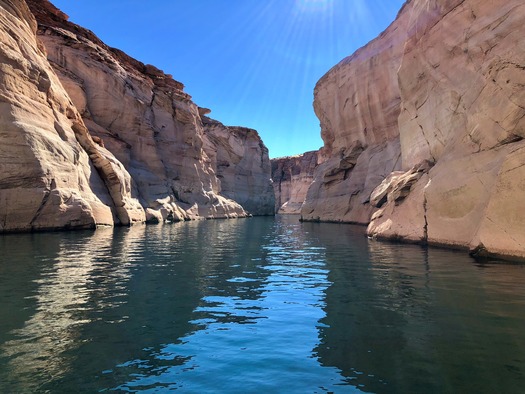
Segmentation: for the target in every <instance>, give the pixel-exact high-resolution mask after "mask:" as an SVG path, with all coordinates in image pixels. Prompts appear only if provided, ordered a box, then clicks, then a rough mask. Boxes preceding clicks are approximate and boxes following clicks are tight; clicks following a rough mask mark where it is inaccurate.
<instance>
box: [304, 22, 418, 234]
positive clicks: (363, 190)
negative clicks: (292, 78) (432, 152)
mask: <svg viewBox="0 0 525 394" xmlns="http://www.w3.org/2000/svg"><path fill="white" fill-rule="evenodd" d="M409 19H410V18H409V16H408V15H407V14H406V13H402V14H401V15H400V18H399V19H398V21H397V22H396V24H393V25H391V26H390V27H389V28H388V29H387V30H386V31H385V32H384V33H383V34H382V35H381V36H380V37H378V38H377V39H375V40H374V41H372V42H371V43H369V44H368V45H367V46H365V47H363V48H361V49H360V50H358V51H357V52H356V53H354V54H353V55H352V56H350V57H349V58H346V59H344V60H343V61H341V62H340V63H339V64H338V65H336V66H335V67H333V68H332V69H331V70H330V71H329V72H328V73H327V74H326V75H324V76H323V77H322V78H321V79H320V80H319V82H318V83H317V85H316V87H315V90H314V109H315V113H316V115H317V117H318V118H319V120H320V122H321V136H322V138H323V141H324V146H323V148H321V150H320V152H319V167H318V168H317V169H316V171H315V174H314V181H313V183H312V186H311V187H310V189H309V190H308V194H307V197H306V201H305V203H304V205H303V208H302V211H301V214H302V216H303V219H304V220H323V221H342V222H350V223H361V224H367V223H368V222H369V221H370V217H371V215H372V211H373V207H372V206H371V205H370V204H368V200H369V198H370V194H371V193H372V191H373V190H374V188H375V187H376V186H377V185H378V184H379V183H381V181H382V180H383V179H384V178H386V176H388V174H390V173H391V172H392V171H396V170H400V169H401V154H400V142H399V129H398V124H397V120H398V117H399V113H400V91H399V86H398V84H397V71H398V69H399V66H400V65H401V61H402V56H403V48H404V44H405V43H404V40H403V37H404V36H405V35H406V30H407V28H408V23H409Z"/></svg>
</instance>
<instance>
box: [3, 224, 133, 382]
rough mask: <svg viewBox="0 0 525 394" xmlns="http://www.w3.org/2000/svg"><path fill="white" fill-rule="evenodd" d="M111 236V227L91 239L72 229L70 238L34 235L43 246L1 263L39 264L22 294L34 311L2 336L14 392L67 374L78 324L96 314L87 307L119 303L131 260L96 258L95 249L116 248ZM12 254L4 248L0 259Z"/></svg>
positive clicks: (31, 245) (78, 334)
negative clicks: (91, 312)
mask: <svg viewBox="0 0 525 394" xmlns="http://www.w3.org/2000/svg"><path fill="white" fill-rule="evenodd" d="M112 236H113V230H111V229H101V230H100V231H97V232H96V233H92V234H91V235H90V236H89V237H88V236H87V234H85V233H81V234H77V233H72V234H71V236H69V237H64V236H57V235H55V234H50V235H48V234H43V235H41V236H38V238H39V239H41V241H42V244H45V245H46V247H45V248H42V249H40V248H38V249H35V246H36V245H37V244H35V243H33V242H31V243H29V244H28V247H29V249H26V250H24V251H23V253H19V254H18V255H17V256H16V259H13V261H8V262H7V263H5V264H9V263H13V262H14V261H16V264H20V265H22V266H24V265H30V264H32V263H33V261H34V260H33V259H34V258H35V257H36V259H37V260H36V261H38V262H39V264H40V267H39V269H38V271H37V272H31V274H32V275H35V274H37V275H36V276H37V278H38V279H32V280H31V279H30V281H31V282H36V286H31V287H30V288H29V289H28V290H30V293H29V294H28V295H27V296H26V297H25V298H30V299H31V308H34V312H33V313H32V314H31V315H30V316H26V317H25V318H24V320H23V321H22V320H19V321H18V322H17V323H18V324H17V327H12V328H11V330H10V331H9V333H8V334H7V336H6V337H7V338H10V339H9V340H7V341H6V342H5V343H4V344H3V345H2V347H1V349H0V350H1V354H2V356H4V357H9V358H10V361H9V363H8V366H7V369H8V370H9V372H11V373H12V374H13V375H14V376H16V377H17V379H16V381H7V382H6V383H8V384H9V387H13V388H15V387H16V390H14V391H20V392H29V391H35V390H36V389H41V388H42V387H45V384H46V382H49V381H50V380H58V379H60V378H61V377H64V376H66V375H67V374H68V371H69V370H70V367H71V364H72V363H73V362H74V357H73V356H71V353H70V352H72V351H78V349H79V348H80V347H82V341H81V340H80V339H81V331H82V327H83V326H84V325H88V324H93V323H94V322H95V321H96V317H94V316H88V311H90V310H96V311H98V313H100V312H103V311H106V313H107V311H108V310H110V309H112V308H116V307H118V305H119V303H120V302H121V299H122V297H123V296H124V295H125V292H124V294H123V293H122V291H116V289H118V288H120V287H121V286H123V285H125V282H126V281H127V279H128V277H129V275H130V273H129V266H130V264H129V262H128V260H127V258H126V253H127V252H120V253H122V254H124V256H118V254H117V255H116V259H117V260H118V261H119V263H120V264H118V265H113V266H111V265H110V264H108V263H107V262H106V261H104V260H101V259H99V256H100V254H99V253H98V251H100V250H102V251H104V252H103V253H105V251H106V250H111V249H112V248H113V247H114V245H113V239H112ZM7 239H10V238H7ZM14 240H22V241H24V238H23V236H21V237H16V238H14ZM2 250H10V248H5V249H2ZM128 252H132V249H131V248H130V249H128ZM21 254H22V255H21ZM10 255H12V253H9V252H8V253H7V255H4V257H5V258H7V259H8V260H9V258H10ZM24 256H25V257H24ZM34 256H35V257H34ZM3 265H4V264H2V266H3ZM23 268H26V267H23ZM20 276H23V275H19V276H18V277H20ZM15 277H16V276H15ZM101 282H104V284H103V285H102V283H101ZM94 283H97V286H93V284H94ZM23 288H24V287H22V289H23ZM4 289H5V288H4V287H3V286H2V290H4ZM5 290H6V291H9V289H5ZM115 291H116V292H115ZM19 292H20V289H17V290H13V293H14V294H19ZM18 313H19V312H18V311H11V313H10V319H11V318H13V320H14V321H17V320H18V319H17V317H18ZM22 313H23V312H22ZM25 319H27V320H25ZM13 375H10V376H13Z"/></svg>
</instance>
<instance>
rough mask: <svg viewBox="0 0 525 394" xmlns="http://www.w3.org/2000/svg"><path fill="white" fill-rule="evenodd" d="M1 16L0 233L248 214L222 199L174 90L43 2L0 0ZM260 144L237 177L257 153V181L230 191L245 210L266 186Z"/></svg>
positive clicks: (198, 128) (189, 105)
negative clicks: (263, 185) (244, 206)
mask: <svg viewBox="0 0 525 394" xmlns="http://www.w3.org/2000/svg"><path fill="white" fill-rule="evenodd" d="M0 10H1V12H0V38H1V40H0V70H1V72H0V97H1V98H2V99H1V100H0V114H1V116H0V125H1V130H2V134H3V137H2V142H1V144H0V167H1V168H2V171H1V172H0V232H6V231H28V230H44V229H61V228H92V227H94V226H96V225H113V224H124V225H128V224H131V223H134V222H144V221H146V220H147V221H152V222H158V221H162V220H185V219H195V218H221V217H243V216H247V215H248V214H249V213H248V212H247V211H246V210H245V209H243V207H242V206H241V205H240V204H239V203H237V202H235V201H233V200H232V199H231V198H228V197H226V196H225V195H222V194H221V193H220V192H221V190H220V181H219V179H218V178H217V174H216V173H215V171H214V168H212V163H211V160H210V158H209V157H208V156H207V155H206V152H205V149H204V144H205V142H204V139H205V136H204V134H205V132H204V126H203V124H202V117H201V115H202V113H201V111H200V110H199V108H198V107H197V105H195V104H194V103H193V102H192V101H191V97H190V96H189V95H188V94H186V93H185V92H184V91H183V87H184V86H183V85H182V84H181V83H180V82H177V81H175V80H174V79H173V78H172V77H171V76H170V75H167V74H164V73H163V72H162V71H161V70H159V69H157V68H156V67H154V66H151V65H144V64H142V63H140V62H138V61H137V60H135V59H133V58H131V57H129V56H127V55H126V54H124V53H123V52H121V51H119V50H117V49H114V48H109V47H108V46H106V45H105V44H104V43H102V42H101V41H100V40H99V39H98V38H97V37H96V36H95V35H94V34H93V33H92V32H90V31H88V30H86V29H83V28H81V27H79V26H77V25H75V24H73V23H70V22H68V21H67V16H66V15H65V14H63V13H62V12H60V11H59V10H58V9H56V8H55V7H54V6H53V5H52V4H51V3H49V2H48V1H47V0H42V1H37V0H28V1H27V2H26V1H23V0H0ZM35 16H36V19H37V20H36V21H35ZM37 22H38V25H37ZM37 32H38V38H37ZM255 135H256V133H255ZM257 138H258V136H257ZM257 141H258V144H259V151H257V152H255V151H254V149H252V148H251V144H252V138H249V139H246V141H244V140H241V142H240V143H241V144H242V143H243V142H247V143H248V144H250V148H246V149H245V150H244V153H245V154H246V155H247V156H246V157H242V158H241V161H243V166H244V168H249V166H250V163H251V159H252V157H250V156H249V155H250V154H252V153H256V154H257V156H255V157H253V159H254V163H255V164H253V168H251V170H252V173H253V174H254V176H253V178H252V177H251V176H250V174H246V175H245V176H244V177H243V178H242V179H239V180H238V182H237V183H236V184H235V186H236V187H237V186H238V187H239V188H240V189H239V193H240V195H242V198H243V204H245V205H246V206H250V204H251V203H252V198H253V204H252V207H256V206H257V203H258V202H259V201H261V200H262V198H263V195H262V194H261V191H260V188H258V187H259V186H260V184H262V183H264V182H265V185H266V187H267V188H268V187H271V180H270V178H271V173H270V165H269V159H268V152H267V150H266V148H265V147H264V145H263V144H262V142H261V141H260V139H258V140H257ZM235 142H236V143H239V141H235ZM258 165H260V166H261V168H260V169H259V168H257V169H256V167H257V166H258ZM243 182H246V184H243ZM254 185H255V186H254ZM261 187H262V186H261ZM233 192H236V190H234V191H229V192H228V193H229V195H232V193H233ZM250 193H253V194H250ZM268 198H270V199H271V196H270V197H268ZM271 205H273V200H272V201H271ZM252 209H253V210H254V211H255V208H252ZM262 210H263V211H264V209H262Z"/></svg>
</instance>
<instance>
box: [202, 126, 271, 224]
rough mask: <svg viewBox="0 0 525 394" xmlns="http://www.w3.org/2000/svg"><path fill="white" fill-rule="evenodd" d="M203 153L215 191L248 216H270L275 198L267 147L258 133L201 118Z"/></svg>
mask: <svg viewBox="0 0 525 394" xmlns="http://www.w3.org/2000/svg"><path fill="white" fill-rule="evenodd" d="M202 120H203V124H204V151H205V152H206V154H207V156H208V157H209V159H210V160H211V167H212V169H213V171H214V173H215V174H216V175H217V178H218V179H219V185H218V187H219V188H218V191H219V192H220V193H221V194H222V195H223V196H225V197H227V198H230V199H232V200H234V201H236V202H238V203H239V204H240V205H241V206H242V207H243V208H244V209H245V210H246V211H247V212H248V213H249V214H251V215H259V216H261V215H273V214H274V213H275V212H274V205H275V196H274V192H273V186H272V180H271V175H270V174H271V163H270V159H269V156H268V148H266V146H265V145H264V143H263V142H262V140H261V138H260V137H259V134H258V133H257V131H255V130H253V129H248V128H246V127H231V126H230V127H229V126H225V125H223V124H222V123H220V122H218V121H216V120H213V119H210V118H208V117H206V116H203V117H202Z"/></svg>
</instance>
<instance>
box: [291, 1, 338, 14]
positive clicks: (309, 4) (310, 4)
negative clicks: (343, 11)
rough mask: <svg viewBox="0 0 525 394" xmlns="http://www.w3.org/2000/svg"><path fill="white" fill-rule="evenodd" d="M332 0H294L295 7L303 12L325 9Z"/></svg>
mask: <svg viewBox="0 0 525 394" xmlns="http://www.w3.org/2000/svg"><path fill="white" fill-rule="evenodd" d="M330 3H332V0H296V4H297V7H298V8H299V9H300V10H301V11H304V12H318V11H326V10H327V9H328V8H329V7H330Z"/></svg>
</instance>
